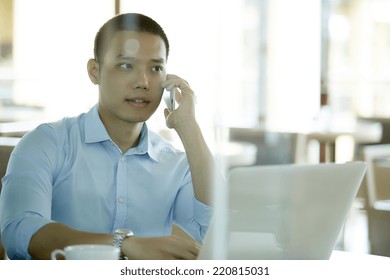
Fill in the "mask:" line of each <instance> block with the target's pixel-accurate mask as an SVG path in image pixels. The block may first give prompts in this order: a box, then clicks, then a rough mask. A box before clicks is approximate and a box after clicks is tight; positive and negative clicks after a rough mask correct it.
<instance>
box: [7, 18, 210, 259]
mask: <svg viewBox="0 0 390 280" xmlns="http://www.w3.org/2000/svg"><path fill="white" fill-rule="evenodd" d="M168 53H169V42H168V39H167V37H166V35H165V33H164V31H163V29H162V28H161V27H160V26H159V25H158V24H157V23H156V22H155V21H154V20H152V19H151V18H149V17H146V16H144V15H140V14H123V15H119V16H116V17H114V18H112V19H111V20H109V21H108V22H106V23H105V24H104V25H103V26H102V27H101V28H100V30H99V32H98V33H97V35H96V38H95V58H94V59H90V60H89V61H88V74H89V77H90V79H91V81H92V82H93V83H94V84H96V85H98V88H99V101H98V104H97V105H96V106H95V107H93V108H92V109H91V110H90V111H89V112H88V113H85V114H81V115H80V116H78V117H75V118H66V119H63V120H61V121H58V122H55V123H50V124H43V125H41V126H39V127H38V128H37V129H35V130H33V131H32V132H30V133H28V134H26V135H25V136H24V137H23V139H22V140H21V141H20V142H19V144H18V146H17V147H16V148H15V150H14V152H13V154H12V156H11V159H10V162H9V166H8V170H7V174H6V176H5V177H4V178H3V186H4V187H3V191H2V194H1V201H0V204H1V205H0V206H1V209H0V210H1V231H2V238H3V243H4V245H5V247H6V250H7V254H8V256H9V257H10V258H11V259H30V258H33V259H48V258H50V253H51V251H53V250H54V249H57V248H64V247H66V246H68V245H72V244H82V243H94V244H114V245H115V246H117V247H119V248H120V249H121V253H122V255H123V257H126V258H129V259H194V258H196V256H197V253H198V250H199V245H198V242H200V241H201V240H202V238H203V236H204V234H205V232H206V230H207V226H208V222H209V219H210V216H211V208H210V206H209V205H210V188H211V183H212V181H213V179H212V175H213V159H212V155H211V153H210V151H209V149H208V147H207V145H206V143H205V140H204V138H203V136H202V133H201V130H200V128H199V126H198V123H197V121H196V118H195V109H194V104H195V95H194V93H193V91H192V90H191V88H190V86H189V84H188V83H187V82H186V81H185V80H183V79H182V78H180V77H178V76H176V75H168V74H166V70H165V69H166V62H167V58H168ZM164 89H166V90H168V91H171V90H175V91H176V100H177V102H178V103H179V106H178V107H177V109H175V110H174V111H169V110H168V109H165V111H164V114H165V118H166V123H167V126H168V127H169V128H173V129H175V130H176V132H177V133H178V135H179V137H180V139H181V140H182V143H183V146H184V148H185V151H186V153H183V152H181V151H178V150H176V149H175V148H173V147H172V146H171V145H170V144H168V143H167V142H165V141H164V140H163V139H162V138H161V137H159V136H158V135H157V134H155V133H153V132H152V131H150V130H149V129H148V128H147V126H146V124H145V121H147V120H148V119H149V117H150V116H151V115H152V114H153V113H154V112H155V111H156V109H157V107H158V106H159V104H160V101H161V97H162V92H163V90H164ZM59 100H60V98H59ZM173 223H176V224H178V225H179V226H180V227H182V228H183V229H184V230H185V231H186V232H187V233H189V234H190V235H191V236H192V237H193V238H194V239H195V240H197V241H198V242H195V241H190V240H188V239H182V238H179V237H176V236H171V230H172V225H173Z"/></svg>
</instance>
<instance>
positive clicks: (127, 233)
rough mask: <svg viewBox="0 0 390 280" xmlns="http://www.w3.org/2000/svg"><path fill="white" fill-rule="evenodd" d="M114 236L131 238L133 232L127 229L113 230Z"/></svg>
mask: <svg viewBox="0 0 390 280" xmlns="http://www.w3.org/2000/svg"><path fill="white" fill-rule="evenodd" d="M115 233H116V234H120V235H121V236H132V235H133V232H132V231H131V230H128V229H117V230H115Z"/></svg>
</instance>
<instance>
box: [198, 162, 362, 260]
mask: <svg viewBox="0 0 390 280" xmlns="http://www.w3.org/2000/svg"><path fill="white" fill-rule="evenodd" d="M365 170H366V164H365V163H362V162H354V163H346V164H316V165H272V166H250V167H238V168H235V169H232V170H231V171H230V173H229V203H228V205H229V206H228V213H229V219H228V226H227V228H228V229H227V233H226V234H227V236H226V240H227V252H226V254H227V259H329V258H330V256H331V254H332V251H333V249H334V247H335V244H336V242H337V240H338V237H339V234H340V231H341V229H342V227H343V225H344V222H345V220H346V217H347V214H348V212H349V210H350V208H351V206H352V203H353V200H354V198H355V196H356V193H357V191H358V188H359V186H360V184H361V182H362V179H363V176H364V173H365ZM216 219H218V217H217V216H215V217H214V219H213V221H212V223H211V225H210V229H209V231H208V232H207V234H206V237H205V241H204V244H203V247H202V249H201V252H200V254H199V257H198V258H199V259H212V258H213V256H215V254H213V227H214V225H213V224H214V223H215V222H216V221H215V220H216Z"/></svg>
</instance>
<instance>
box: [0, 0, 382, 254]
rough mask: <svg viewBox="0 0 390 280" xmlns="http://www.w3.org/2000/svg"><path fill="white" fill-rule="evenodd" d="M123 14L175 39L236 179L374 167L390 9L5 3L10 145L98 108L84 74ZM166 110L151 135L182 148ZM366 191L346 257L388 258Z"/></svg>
mask: <svg viewBox="0 0 390 280" xmlns="http://www.w3.org/2000/svg"><path fill="white" fill-rule="evenodd" d="M125 12H140V13H143V14H146V15H148V16H150V17H152V18H154V19H155V20H156V21H157V22H159V23H160V24H161V25H162V26H163V28H164V29H165V31H166V33H167V35H168V38H169V40H170V44H171V52H170V57H169V60H168V72H170V73H175V74H178V75H180V76H182V77H184V78H185V79H186V80H188V81H189V82H190V84H191V86H192V88H193V89H194V91H195V92H196V94H197V100H198V104H197V117H198V119H199V122H200V123H201V126H202V128H203V130H204V132H205V135H206V138H207V140H208V142H209V143H210V146H211V147H212V150H213V152H215V154H217V155H222V157H223V158H224V160H225V164H226V168H228V169H229V168H234V167H235V166H248V165H261V164H285V163H319V162H347V161H353V160H367V158H365V153H364V151H365V148H366V147H368V146H376V145H381V146H382V147H383V145H386V144H388V143H390V17H389V15H390V1H387V0H232V1H222V0H187V1H180V0H164V1H162V0H100V1H95V0H82V1H80V0H56V1H52V0H34V1H29V0H0V136H1V137H2V138H3V139H2V140H1V141H2V143H0V145H2V146H3V147H6V146H10V147H12V146H13V145H14V144H15V143H16V142H17V141H18V140H17V138H18V137H20V136H22V135H23V134H24V133H25V132H26V131H28V130H30V129H32V128H34V127H35V126H36V125H37V124H38V123H40V122H43V121H51V120H57V119H60V118H62V117H64V116H75V115H77V114H79V113H81V112H85V111H87V110H88V109H89V108H91V107H92V106H93V105H94V104H95V103H96V102H97V97H98V96H97V88H96V86H94V85H93V84H92V83H91V82H90V81H89V78H88V76H87V70H86V64H87V61H88V59H89V58H91V57H92V56H93V40H94V37H95V35H96V32H97V30H98V29H99V28H100V26H101V25H102V24H103V23H104V22H105V21H106V20H108V19H109V18H111V17H112V16H114V15H115V14H118V13H125ZM162 107H163V106H161V108H159V111H158V112H157V113H156V114H155V115H154V116H153V117H152V119H151V120H150V121H149V122H148V123H149V126H150V127H152V128H153V129H155V130H157V131H159V132H160V133H161V134H162V135H163V136H164V137H166V138H167V139H168V140H169V141H172V143H174V144H175V145H178V146H180V141H178V139H177V136H175V134H174V133H171V131H170V130H168V129H166V127H165V120H164V118H163V112H162ZM386 153H387V152H385V154H379V155H378V156H377V157H375V159H377V158H378V157H379V158H381V159H383V158H384V159H386V157H388V156H389V155H390V152H389V154H387V155H386ZM6 159H8V158H7V157H6V156H3V159H2V160H3V161H5V160H6ZM385 163H386V161H383V160H382V161H381V168H385V169H384V171H383V170H382V171H381V172H382V173H383V174H389V171H388V170H390V169H386V164H385ZM389 168H390V167H389ZM370 170H371V169H370ZM369 174H372V175H371V176H374V173H369ZM0 175H1V174H0ZM366 181H370V182H371V180H365V182H364V183H363V185H362V187H361V190H359V193H358V197H357V199H356V205H354V209H352V210H351V215H350V217H349V218H348V221H347V224H346V226H345V229H344V230H343V233H342V236H341V237H340V242H339V245H338V246H339V248H340V249H343V250H347V251H359V252H371V253H375V254H383V255H386V254H388V255H390V249H389V244H390V241H389V240H388V238H387V240H386V239H384V237H383V236H382V235H384V234H382V235H381V234H379V235H380V241H378V242H379V244H380V245H379V246H377V245H373V243H375V242H376V241H373V240H374V239H375V238H376V237H374V236H376V233H375V230H376V229H374V231H373V229H371V227H373V226H372V223H379V224H381V221H383V223H384V224H387V228H383V227H382V228H380V230H379V232H384V233H386V232H388V231H390V229H389V225H390V218H389V217H388V216H389V214H385V215H387V216H386V217H385V218H383V217H382V216H383V215H382V214H383V213H382V212H383V211H384V210H383V209H382V210H383V211H382V210H381V211H382V212H381V214H380V215H382V216H381V218H380V219H379V220H380V222H378V221H377V220H375V218H374V220H373V221H375V222H370V219H369V216H370V215H371V212H370V211H371V210H370V209H374V208H375V207H374V204H375V203H374V202H373V203H371V204H370V203H369V202H368V201H369V199H370V198H369V197H368V195H369V194H370V193H372V192H371V191H367V189H368V188H370V186H368V185H371V183H370V184H368V183H367V182H366ZM377 181H378V180H377ZM385 181H386V180H385ZM388 182H390V180H389V181H387V187H386V188H390V186H389V185H388V184H389V183H388ZM384 184H386V183H384ZM367 193H369V194H367ZM388 199H390V197H384V198H383V199H382V198H381V201H386V200H388ZM373 200H375V198H373ZM386 207H388V205H387V206H385V208H386ZM376 210H378V209H376ZM372 211H374V210H372ZM378 211H379V210H378ZM388 211H390V207H389V208H388ZM380 226H381V225H380ZM380 226H377V227H378V228H379V227H380ZM370 230H371V231H370ZM387 235H389V234H387ZM375 240H377V239H375ZM383 244H387V245H383ZM375 246H377V247H382V248H383V247H384V246H387V248H388V249H387V251H385V252H381V251H375V248H377V247H375Z"/></svg>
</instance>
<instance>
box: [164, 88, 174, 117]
mask: <svg viewBox="0 0 390 280" xmlns="http://www.w3.org/2000/svg"><path fill="white" fill-rule="evenodd" d="M164 101H165V104H166V105H167V107H168V109H169V111H170V112H172V111H174V110H175V105H176V92H175V89H172V90H171V91H166V90H165V91H164Z"/></svg>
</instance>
